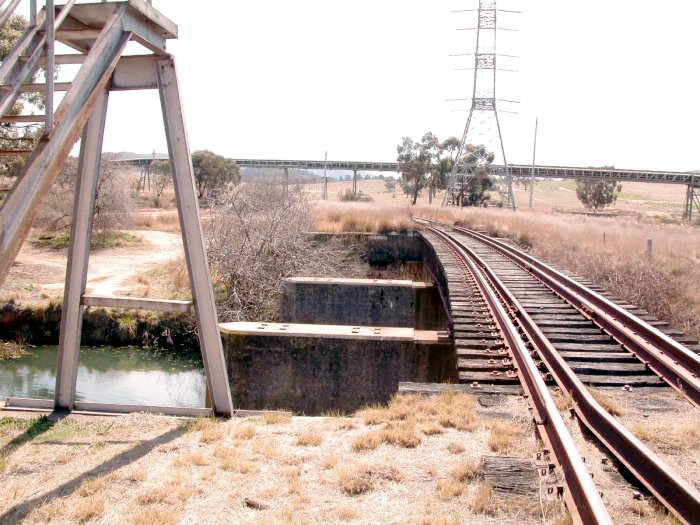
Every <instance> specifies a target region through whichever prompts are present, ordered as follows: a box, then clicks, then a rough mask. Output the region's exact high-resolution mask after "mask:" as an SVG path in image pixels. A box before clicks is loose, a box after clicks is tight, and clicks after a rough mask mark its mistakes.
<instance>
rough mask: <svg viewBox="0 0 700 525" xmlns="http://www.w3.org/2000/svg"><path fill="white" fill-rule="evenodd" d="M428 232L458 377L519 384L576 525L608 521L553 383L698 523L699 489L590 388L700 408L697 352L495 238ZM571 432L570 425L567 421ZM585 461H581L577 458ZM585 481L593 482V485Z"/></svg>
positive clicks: (652, 485) (651, 486)
mask: <svg viewBox="0 0 700 525" xmlns="http://www.w3.org/2000/svg"><path fill="white" fill-rule="evenodd" d="M417 220H419V221H421V222H423V223H424V224H426V225H427V230H428V232H429V233H428V234H427V235H428V237H427V239H428V242H430V243H431V244H432V245H433V248H434V249H435V250H436V254H437V256H438V259H439V260H440V261H441V264H442V266H443V268H442V272H443V273H444V279H445V282H443V283H441V285H442V288H446V289H447V291H448V294H447V295H448V297H447V298H446V299H445V302H446V304H447V306H448V308H449V310H450V317H451V323H452V333H453V338H454V342H455V351H456V353H457V360H458V367H459V377H460V382H464V383H468V384H469V385H471V386H472V387H473V388H474V389H481V388H487V389H489V390H494V389H495V390H496V391H515V390H519V389H520V388H522V389H523V390H524V393H525V395H526V396H527V398H528V400H529V402H530V404H531V407H532V408H533V410H534V414H535V423H536V425H537V429H538V431H539V433H540V435H541V436H542V438H543V441H544V442H545V444H546V445H548V446H549V447H550V448H551V450H552V451H553V452H554V456H555V458H554V459H555V461H556V462H557V463H558V464H559V465H560V467H561V468H562V470H563V472H564V476H565V479H566V483H567V486H568V489H569V490H568V491H567V492H566V494H567V495H568V499H567V504H568V506H569V509H570V510H571V513H572V516H573V517H574V519H575V521H578V522H582V523H609V522H610V521H609V520H610V518H609V517H608V516H607V513H606V512H605V509H604V507H603V508H602V510H601V508H600V505H601V504H602V503H601V502H600V498H599V497H598V496H597V492H595V491H593V492H592V491H591V490H590V485H592V482H591V481H590V476H589V475H588V473H587V471H586V470H585V468H584V469H583V470H582V469H581V468H580V465H579V464H578V459H577V457H576V456H577V455H578V453H577V451H576V449H575V446H574V445H573V442H572V441H571V439H570V436H569V435H568V431H566V427H563V428H562V427H561V426H560V425H559V421H560V419H561V416H560V414H559V412H558V410H557V409H556V408H555V407H554V405H553V402H552V400H551V396H550V394H549V391H548V389H547V387H546V385H545V382H547V383H549V384H550V385H555V384H556V386H558V387H559V388H560V389H561V390H562V391H563V392H564V393H565V394H568V395H570V396H571V398H572V400H573V406H574V410H575V413H576V415H577V416H578V417H579V419H580V420H581V422H582V423H583V424H585V425H586V426H587V427H588V429H589V430H590V431H591V432H592V433H593V434H594V435H595V436H596V437H597V438H598V439H599V440H600V441H601V442H602V443H603V444H604V445H605V446H606V447H607V448H608V450H609V451H610V452H611V453H612V454H613V455H614V456H615V457H616V458H617V460H618V461H619V462H620V463H622V464H623V465H624V466H625V467H627V469H629V471H630V472H631V473H632V474H633V475H634V476H635V477H636V478H637V479H638V480H639V482H640V483H642V484H643V485H644V486H645V487H646V488H647V489H648V490H649V491H650V492H651V493H652V494H654V496H655V497H656V498H657V499H658V500H659V501H660V502H662V503H663V504H664V505H665V506H666V507H667V508H668V509H669V511H670V512H672V513H673V514H674V515H675V516H676V517H677V518H678V519H680V520H681V521H682V522H683V523H695V522H697V520H698V517H699V516H700V494H699V493H698V491H697V490H696V489H695V488H694V487H693V486H692V485H690V484H689V483H687V482H686V481H684V480H683V479H681V478H680V476H678V475H677V474H676V473H675V472H673V471H672V470H671V469H670V468H668V466H667V465H665V464H664V463H663V462H662V461H661V460H660V459H659V458H658V457H657V456H656V455H655V454H654V453H653V452H652V451H651V450H650V449H649V448H648V447H646V446H645V445H644V444H643V443H641V442H640V441H639V440H638V439H637V438H636V437H635V436H634V435H632V434H631V433H630V432H629V431H628V430H627V429H625V428H624V427H623V426H622V425H621V424H620V423H619V422H618V421H617V420H616V419H615V418H613V417H612V416H611V415H609V414H608V413H607V412H606V411H605V410H604V409H603V408H602V407H601V406H600V405H599V404H598V403H597V402H596V401H595V400H594V398H593V397H592V395H591V394H590V392H589V390H588V389H587V388H586V386H585V385H584V383H585V384H588V385H595V386H603V387H620V388H626V389H650V388H653V389H656V388H660V387H664V386H666V385H670V386H672V387H673V388H675V389H676V390H678V391H680V392H681V393H682V394H683V395H684V396H686V398H687V399H688V400H689V401H690V402H691V403H693V404H695V405H696V406H698V400H700V396H699V395H698V392H700V384H699V382H698V377H697V375H698V372H700V359H698V355H697V353H695V352H693V351H691V350H690V349H688V348H686V347H685V346H683V345H682V344H681V343H679V342H678V341H675V340H673V339H672V338H671V337H669V336H668V334H664V333H663V332H661V331H660V330H659V329H658V328H656V327H654V326H652V325H650V324H649V323H648V322H645V321H644V320H641V319H639V318H638V317H636V316H635V315H633V314H631V313H630V312H628V311H626V310H624V309H623V308H621V307H620V306H618V305H615V304H614V303H612V302H611V301H610V300H608V299H607V298H605V297H604V296H603V295H602V294H601V293H599V292H597V291H595V290H592V289H590V288H589V287H586V286H582V285H581V284H580V283H577V282H575V281H574V280H572V279H571V278H569V277H568V276H566V275H564V274H562V273H561V272H558V271H556V270H554V269H552V268H551V267H548V266H546V265H544V264H542V263H541V262H539V261H537V260H535V259H533V258H531V257H530V256H529V255H527V254H525V253H523V252H521V251H520V250H517V249H516V248H513V247H511V246H508V245H506V244H505V243H502V242H498V241H495V240H493V239H491V238H490V237H488V236H485V235H483V234H480V233H478V232H473V231H470V230H465V229H461V228H454V229H453V231H452V232H450V233H448V232H447V231H444V228H438V227H436V226H437V224H436V223H434V222H433V221H427V220H425V219H420V218H417ZM562 425H563V423H562ZM579 459H580V456H579ZM586 478H588V479H586Z"/></svg>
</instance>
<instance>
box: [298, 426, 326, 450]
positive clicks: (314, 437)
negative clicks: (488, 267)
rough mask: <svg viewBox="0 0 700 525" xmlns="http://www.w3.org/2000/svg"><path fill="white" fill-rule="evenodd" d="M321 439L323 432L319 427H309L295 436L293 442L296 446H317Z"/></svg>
mask: <svg viewBox="0 0 700 525" xmlns="http://www.w3.org/2000/svg"><path fill="white" fill-rule="evenodd" d="M322 441H323V434H322V433H321V431H320V430H319V429H317V428H316V429H310V430H307V431H306V432H304V433H302V434H300V435H299V437H297V440H296V442H295V444H296V445H297V446H298V447H317V446H319V445H320V444H321V442H322Z"/></svg>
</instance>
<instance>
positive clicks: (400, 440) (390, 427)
mask: <svg viewBox="0 0 700 525" xmlns="http://www.w3.org/2000/svg"><path fill="white" fill-rule="evenodd" d="M380 435H381V438H382V441H384V443H387V444H389V445H398V446H401V447H406V448H413V447H417V446H418V445H420V442H421V437H420V434H419V433H418V431H417V430H416V424H415V423H414V422H412V421H406V422H403V423H399V424H395V423H389V424H387V425H386V426H385V427H384V428H383V429H382V430H381V433H380Z"/></svg>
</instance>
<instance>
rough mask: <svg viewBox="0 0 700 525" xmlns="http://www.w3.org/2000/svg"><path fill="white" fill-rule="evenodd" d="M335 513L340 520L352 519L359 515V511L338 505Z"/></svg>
mask: <svg viewBox="0 0 700 525" xmlns="http://www.w3.org/2000/svg"><path fill="white" fill-rule="evenodd" d="M337 514H338V519H339V520H340V521H354V520H356V519H358V518H359V517H360V513H359V512H358V511H357V510H355V509H353V508H352V507H340V508H339V509H338V512H337Z"/></svg>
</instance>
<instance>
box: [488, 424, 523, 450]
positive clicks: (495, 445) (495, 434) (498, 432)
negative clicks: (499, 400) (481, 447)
mask: <svg viewBox="0 0 700 525" xmlns="http://www.w3.org/2000/svg"><path fill="white" fill-rule="evenodd" d="M522 435H523V433H522V431H521V430H520V429H519V428H518V427H516V426H515V425H514V424H512V423H510V422H507V421H498V422H496V423H494V424H493V426H492V427H491V433H490V434H489V438H488V445H489V448H490V449H491V450H493V451H494V452H497V453H498V454H503V453H505V452H507V451H509V450H510V449H511V448H513V446H514V445H517V444H518V437H520V436H522Z"/></svg>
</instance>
